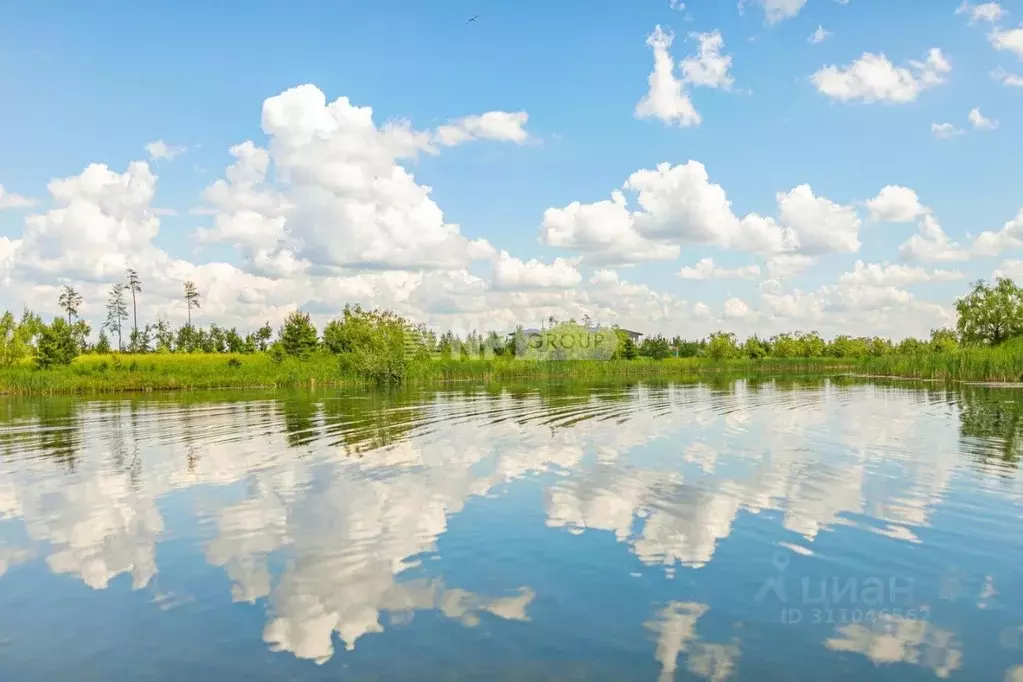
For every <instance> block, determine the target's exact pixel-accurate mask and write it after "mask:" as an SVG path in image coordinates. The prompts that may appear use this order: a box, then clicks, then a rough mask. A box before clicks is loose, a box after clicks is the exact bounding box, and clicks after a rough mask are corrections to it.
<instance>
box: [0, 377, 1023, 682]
mask: <svg viewBox="0 0 1023 682" xmlns="http://www.w3.org/2000/svg"><path fill="white" fill-rule="evenodd" d="M1020 429H1023V391H1020V390H1019V389H1010V388H992V387H971V386H965V387H961V388H959V389H950V388H942V387H938V386H936V385H929V386H916V385H911V384H907V383H892V384H877V383H866V382H862V381H853V380H841V381H840V380H814V381H806V382H800V381H780V380H767V381H759V382H752V381H726V380H720V381H715V382H712V383H706V384H677V385H671V384H664V385H662V384H650V385H642V384H614V385H599V386H575V385H551V386H544V387H542V388H537V387H533V388H517V387H505V388H493V387H486V388H484V387H468V388H461V389H457V390H454V389H451V390H441V391H437V390H431V391H427V390H411V389H410V390H406V391H398V392H380V393H363V394H351V393H345V392H328V391H320V392H312V393H260V392H254V393H244V392H243V393H233V392H225V393H205V394H181V395H165V396H160V395H153V396H145V397H132V398H130V399H124V398H106V399H72V398H38V399H2V400H0V614H2V617H0V679H2V680H15V681H19V682H20V681H21V680H47V681H50V680H57V679H68V680H71V679H73V680H104V682H109V681H111V680H114V681H117V680H181V679H187V678H193V679H196V680H206V679H210V680H213V679H216V680H246V681H251V680H256V681H259V680H337V679H344V680H382V679H386V680H406V679H415V680H548V679H549V680H615V681H620V680H660V681H667V680H709V681H711V682H725V681H727V680H735V681H739V682H742V681H748V682H765V681H767V682H770V681H774V680H778V681H781V680H791V681H795V682H804V681H805V682H810V681H813V682H816V681H817V680H822V679H827V680H865V679H870V680H899V681H900V682H901V681H903V680H934V679H941V680H969V681H970V682H975V681H984V680H991V681H992V682H1003V681H1005V682H1023V589H1021V588H1023V570H1021V569H1020V567H1021V566H1023V529H1021V517H1023V477H1021V476H1020V474H1019V471H1018V463H1019V455H1020V450H1021V447H1023V446H1021V441H1020V433H1019V432H1020Z"/></svg>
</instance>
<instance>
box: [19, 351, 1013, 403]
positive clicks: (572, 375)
mask: <svg viewBox="0 0 1023 682" xmlns="http://www.w3.org/2000/svg"><path fill="white" fill-rule="evenodd" d="M708 374H713V375H722V376H725V375H727V376H735V377H741V376H812V375H818V376H824V375H830V376H835V375H840V374H866V375H873V376H885V377H905V378H916V379H937V380H949V381H998V382H1016V381H1021V380H1023V343H1021V344H1015V345H1013V344H1005V345H1003V346H1000V347H998V348H973V349H967V350H960V351H956V352H953V353H922V354H919V355H890V356H883V357H872V358H862V359H858V360H853V359H838V358H764V359H762V360H746V359H743V360H723V361H714V360H710V359H708V358H668V359H666V360H659V361H657V360H650V359H646V358H639V359H636V360H616V361H595V360H570V361H561V362H540V361H529V360H517V359H504V358H494V359H486V360H484V359H480V360H442V359H433V360H427V361H422V362H413V363H412V364H411V365H410V366H409V367H408V371H407V377H406V383H408V384H411V385H430V384H440V383H450V382H491V381H493V382H546V381H572V380H586V381H590V380H601V379H609V380H610V379H614V380H617V379H654V378H663V379H670V380H681V379H694V378H698V377H706V376H707V375H708ZM368 383H370V382H369V381H368V380H367V379H365V378H364V377H361V376H358V375H356V374H353V373H350V372H345V371H343V370H342V368H341V364H340V362H339V361H338V359H337V357H335V356H332V355H328V354H325V353H318V354H314V355H313V356H311V357H310V358H308V359H306V360H299V359H296V358H287V359H285V360H284V361H282V362H274V361H273V360H272V359H271V358H270V356H269V355H267V354H265V353H256V354H253V355H232V354H203V353H193V354H184V353H173V354H159V353H150V354H143V355H83V356H81V357H79V358H78V359H76V360H75V362H74V363H72V364H71V365H69V366H66V367H60V368H54V369H48V370H37V369H35V368H34V367H33V366H32V364H31V363H29V362H23V363H21V364H19V365H17V366H16V367H13V368H11V369H6V370H0V394H9V395H11V394H13V395H45V394H49V395H53V394H65V395H66V394H85V393H116V392H138V391H163V390H203V389H219V388H276V389H282V388H315V387H317V386H320V387H343V386H361V385H366V384H368Z"/></svg>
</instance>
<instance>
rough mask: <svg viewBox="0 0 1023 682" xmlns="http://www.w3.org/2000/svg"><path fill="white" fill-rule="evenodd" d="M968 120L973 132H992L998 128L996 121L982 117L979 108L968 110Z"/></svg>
mask: <svg viewBox="0 0 1023 682" xmlns="http://www.w3.org/2000/svg"><path fill="white" fill-rule="evenodd" d="M968 118H969V120H970V125H972V126H973V127H974V129H975V130H994V129H995V128H997V127H998V121H994V120H992V119H990V118H985V117H984V115H983V114H982V113H980V107H974V108H973V109H970V113H969V116H968Z"/></svg>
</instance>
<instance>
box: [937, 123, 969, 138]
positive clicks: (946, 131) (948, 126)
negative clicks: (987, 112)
mask: <svg viewBox="0 0 1023 682" xmlns="http://www.w3.org/2000/svg"><path fill="white" fill-rule="evenodd" d="M965 133H966V131H965V130H963V129H962V128H957V127H956V126H955V124H952V123H932V124H931V135H934V137H936V138H938V139H939V140H949V139H951V138H953V137H959V136H960V135H963V134H965Z"/></svg>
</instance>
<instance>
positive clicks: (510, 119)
mask: <svg viewBox="0 0 1023 682" xmlns="http://www.w3.org/2000/svg"><path fill="white" fill-rule="evenodd" d="M528 122H529V114H528V113H526V112H525V111H515V112H509V111H488V112H486V113H485V114H480V115H478V116H465V117H463V118H460V119H457V120H455V121H452V122H451V123H448V124H446V125H442V126H440V127H439V128H437V130H436V133H435V137H436V139H437V142H438V143H439V144H442V145H444V146H446V147H453V146H455V145H459V144H462V143H464V142H468V141H470V140H477V139H482V140H497V141H500V142H514V143H515V144H523V143H525V142H527V141H528V140H529V133H528V132H526V128H525V126H526V123H528Z"/></svg>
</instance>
